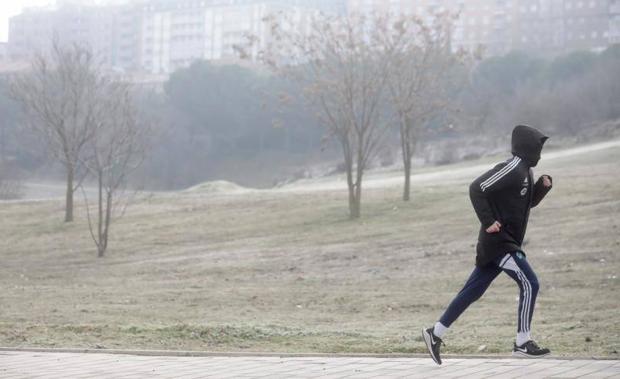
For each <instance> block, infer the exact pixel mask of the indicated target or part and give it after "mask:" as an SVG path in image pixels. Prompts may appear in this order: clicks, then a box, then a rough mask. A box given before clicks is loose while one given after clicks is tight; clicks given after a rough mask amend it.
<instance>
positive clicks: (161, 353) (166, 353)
mask: <svg viewBox="0 0 620 379" xmlns="http://www.w3.org/2000/svg"><path fill="white" fill-rule="evenodd" d="M2 351H14V352H32V353H83V354H119V355H138V356H151V357H282V358H294V357H317V358H321V357H325V358H429V359H430V357H429V356H428V354H416V353H411V354H404V353H396V354H356V353H350V354H349V353H271V352H258V351H248V352H234V351H233V352H225V351H197V350H196V351H183V350H128V349H89V348H42V347H0V352H2ZM442 358H445V359H520V358H516V357H513V356H511V355H493V354H486V355H481V354H478V355H461V354H442ZM541 359H553V360H566V361H572V360H600V361H611V360H617V359H618V357H597V356H590V357H588V356H555V355H550V356H548V357H545V358H541Z"/></svg>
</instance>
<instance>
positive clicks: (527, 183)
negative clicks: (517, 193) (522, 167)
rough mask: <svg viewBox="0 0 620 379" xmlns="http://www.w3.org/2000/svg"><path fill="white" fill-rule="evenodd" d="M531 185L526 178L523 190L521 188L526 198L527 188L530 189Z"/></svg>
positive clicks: (522, 194)
mask: <svg viewBox="0 0 620 379" xmlns="http://www.w3.org/2000/svg"><path fill="white" fill-rule="evenodd" d="M529 184H530V181H529V179H528V178H527V176H526V177H525V180H523V188H521V196H525V195H526V194H527V188H528V187H529Z"/></svg>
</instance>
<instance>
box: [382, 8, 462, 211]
mask: <svg viewBox="0 0 620 379" xmlns="http://www.w3.org/2000/svg"><path fill="white" fill-rule="evenodd" d="M453 21H454V19H453V17H452V15H450V14H447V13H440V14H437V15H435V17H433V19H432V21H430V22H428V21H425V20H424V19H422V18H419V17H417V16H402V17H400V18H398V19H396V20H394V22H393V23H392V24H391V25H390V27H388V28H386V29H385V32H386V33H385V35H384V36H383V41H384V44H385V46H387V47H388V49H389V50H391V51H393V54H392V59H391V60H390V61H389V62H390V67H389V68H390V71H389V76H388V78H389V80H388V88H389V91H388V93H389V95H390V104H391V105H392V108H393V110H394V114H395V120H396V121H395V123H396V124H397V125H398V129H399V134H400V143H401V151H402V159H403V167H404V174H405V184H404V190H403V200H404V201H408V200H409V199H410V197H411V195H410V194H411V160H412V157H413V154H414V152H415V146H416V144H417V143H418V142H419V139H420V136H421V132H422V128H423V127H424V126H425V125H426V124H427V123H428V122H429V120H431V119H432V118H433V117H436V116H437V115H439V114H441V113H447V112H448V111H449V103H450V99H451V96H452V94H451V91H450V90H454V89H455V84H456V83H455V81H454V79H455V78H454V75H453V73H454V70H453V68H454V66H455V65H456V63H457V61H458V60H459V58H458V55H457V54H453V53H452V51H451V46H450V40H451V34H452V33H451V31H452V23H453Z"/></svg>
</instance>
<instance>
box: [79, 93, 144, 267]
mask: <svg viewBox="0 0 620 379" xmlns="http://www.w3.org/2000/svg"><path fill="white" fill-rule="evenodd" d="M102 84H103V87H102V91H101V94H102V95H103V96H102V98H100V99H98V108H97V114H98V119H99V120H100V123H99V125H98V127H97V128H96V129H95V131H94V134H93V138H92V139H91V140H90V141H89V143H88V144H87V146H86V147H87V152H88V154H87V155H85V157H84V160H83V163H84V166H85V167H86V168H87V170H88V172H89V173H90V174H91V175H92V176H93V177H94V178H95V179H96V183H97V202H96V214H95V215H94V216H93V215H92V214H91V210H90V206H89V203H88V197H87V196H86V192H85V191H84V199H85V201H86V214H87V218H88V227H89V230H90V234H91V237H92V239H93V241H94V242H95V245H96V247H97V256H98V257H103V256H104V255H105V252H106V250H107V248H108V241H109V236H110V228H111V224H112V221H113V220H114V218H115V217H120V216H122V214H123V213H124V211H125V209H126V207H127V205H128V204H129V201H130V200H131V199H132V196H130V195H128V193H127V192H126V191H125V190H126V186H127V184H128V179H129V176H130V174H131V173H132V172H134V171H135V170H136V169H137V168H138V167H139V166H140V164H141V163H142V162H143V160H144V157H145V153H146V147H147V145H148V143H147V140H148V128H147V127H146V126H145V125H144V124H143V123H141V122H140V120H139V119H138V112H137V109H136V107H135V105H134V102H133V96H132V94H131V90H130V87H129V85H127V84H125V83H120V82H113V81H109V82H105V83H102ZM93 219H94V220H93Z"/></svg>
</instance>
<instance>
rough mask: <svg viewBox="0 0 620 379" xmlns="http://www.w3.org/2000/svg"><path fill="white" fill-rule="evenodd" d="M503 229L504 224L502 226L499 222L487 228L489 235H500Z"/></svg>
mask: <svg viewBox="0 0 620 379" xmlns="http://www.w3.org/2000/svg"><path fill="white" fill-rule="evenodd" d="M501 227H502V224H500V223H499V221H495V222H494V223H493V225H491V226H489V227H488V228H487V233H499V230H500V228H501Z"/></svg>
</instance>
